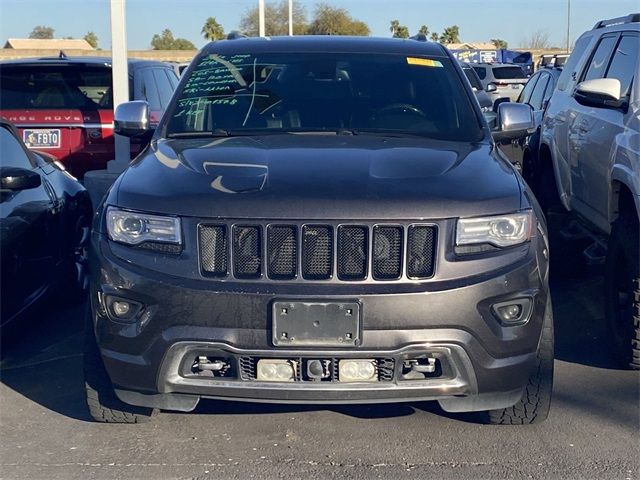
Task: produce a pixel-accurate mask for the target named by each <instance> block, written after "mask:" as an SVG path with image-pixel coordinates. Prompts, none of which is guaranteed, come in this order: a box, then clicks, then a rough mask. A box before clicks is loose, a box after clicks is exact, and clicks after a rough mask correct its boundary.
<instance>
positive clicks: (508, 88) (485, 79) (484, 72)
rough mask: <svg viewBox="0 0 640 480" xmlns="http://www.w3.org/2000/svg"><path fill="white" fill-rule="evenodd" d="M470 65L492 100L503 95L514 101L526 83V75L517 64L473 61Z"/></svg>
mask: <svg viewBox="0 0 640 480" xmlns="http://www.w3.org/2000/svg"><path fill="white" fill-rule="evenodd" d="M472 67H473V69H474V70H475V71H476V73H477V74H478V77H480V81H481V82H482V85H483V86H484V89H485V90H486V91H487V92H490V98H491V100H492V101H493V102H495V101H496V100H497V99H498V98H505V97H506V98H509V99H510V100H511V101H512V102H515V101H516V99H517V98H518V97H519V96H520V92H521V91H522V89H523V88H524V85H525V84H526V83H527V79H528V78H527V75H526V73H524V70H523V69H522V67H520V66H519V65H514V64H512V63H474V64H472ZM494 87H495V88H494Z"/></svg>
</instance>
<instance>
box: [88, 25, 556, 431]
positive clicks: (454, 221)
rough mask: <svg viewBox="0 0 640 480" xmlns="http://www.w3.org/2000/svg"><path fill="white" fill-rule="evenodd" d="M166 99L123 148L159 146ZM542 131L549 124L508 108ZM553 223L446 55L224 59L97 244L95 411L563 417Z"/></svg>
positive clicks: (232, 51) (115, 203)
mask: <svg viewBox="0 0 640 480" xmlns="http://www.w3.org/2000/svg"><path fill="white" fill-rule="evenodd" d="M147 111H148V107H147V106H146V104H145V103H144V102H131V103H127V104H123V105H121V106H120V107H119V108H118V109H117V111H116V121H115V125H116V127H115V128H116V131H117V132H119V133H121V134H123V135H139V134H145V133H146V132H147V131H148V118H147ZM498 113H499V116H500V122H501V125H502V126H503V129H502V130H501V131H500V132H498V133H496V135H497V136H501V137H511V136H517V135H521V134H522V133H523V132H526V130H527V129H528V128H531V126H532V125H533V120H532V115H531V109H530V108H529V107H528V106H524V105H517V104H505V105H502V106H501V107H500V109H499V111H498ZM547 255H548V247H547V240H546V227H545V224H544V217H543V215H542V214H541V212H540V210H539V208H538V205H537V204H536V202H535V200H534V198H533V196H532V194H531V192H530V191H529V189H528V188H527V186H526V184H525V183H524V182H523V181H522V177H521V176H520V175H518V174H517V172H516V170H515V169H514V168H513V167H512V166H511V165H510V164H509V162H507V161H505V160H502V159H501V158H500V157H499V156H498V155H496V151H495V147H494V144H493V141H492V139H491V134H490V131H489V128H488V127H487V125H486V123H485V121H484V119H483V116H482V112H481V111H480V107H479V105H478V103H477V102H476V100H475V98H474V93H473V91H472V90H471V87H470V85H469V83H468V82H467V81H466V79H465V77H464V73H463V72H462V70H461V68H460V65H459V64H458V62H457V61H456V60H455V59H454V58H453V57H452V56H451V54H450V53H449V52H448V51H447V50H446V49H445V48H444V47H442V46H440V45H439V44H435V43H431V42H423V41H417V40H399V39H372V38H349V37H325V36H323V37H312V36H308V37H307V36H305V37H281V38H278V37H274V38H271V39H261V38H253V39H247V38H245V39H236V40H227V41H220V42H215V43H212V44H210V45H209V46H207V47H205V48H204V49H203V50H202V51H201V52H200V53H199V54H198V56H197V57H196V58H195V60H194V61H193V62H192V64H191V65H190V67H189V68H188V69H187V71H186V72H185V74H184V75H183V77H182V80H181V82H180V85H179V86H178V90H177V91H176V94H175V95H174V98H173V100H172V102H171V105H170V106H169V108H168V109H167V111H166V113H165V115H164V117H163V119H162V121H161V122H160V125H159V126H158V128H157V129H156V131H155V134H154V137H153V139H152V141H151V143H150V146H149V147H148V148H147V149H146V150H145V151H144V152H143V153H141V154H140V155H139V156H138V157H137V158H136V159H135V160H134V161H133V162H132V163H131V165H130V167H129V168H128V169H127V170H126V171H125V172H124V173H123V174H122V175H121V176H120V177H119V179H118V180H117V181H116V183H115V184H114V185H113V187H112V188H111V190H110V192H109V193H108V195H107V196H106V197H105V200H104V202H103V204H102V206H101V207H100V209H99V212H98V214H97V215H96V217H95V223H94V229H93V233H92V241H91V253H90V259H91V272H92V273H91V276H92V279H91V287H90V290H91V294H90V298H91V312H90V315H89V318H88V319H87V322H88V327H89V328H87V332H88V336H87V351H86V356H85V378H86V385H87V401H88V404H89V407H90V411H91V414H92V415H93V417H94V418H95V419H96V420H99V421H104V422H139V421H143V420H145V419H147V418H148V417H149V416H150V415H151V414H152V413H153V412H154V410H155V409H169V410H180V411H190V410H193V409H194V408H195V406H196V404H197V403H198V402H199V400H200V399H201V398H214V399H229V400H244V401H261V402H287V403H364V402H401V401H414V400H437V401H439V403H440V405H441V406H442V408H443V409H444V410H446V411H449V412H463V411H484V412H486V415H485V418H486V420H487V421H488V422H491V423H531V422H536V421H541V420H543V419H544V418H546V416H547V411H548V409H549V404H550V396H551V384H552V376H553V319H552V313H551V304H550V296H549V289H548V264H547Z"/></svg>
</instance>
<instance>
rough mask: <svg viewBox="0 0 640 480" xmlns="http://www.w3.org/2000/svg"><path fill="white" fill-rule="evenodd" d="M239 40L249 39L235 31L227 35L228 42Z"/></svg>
mask: <svg viewBox="0 0 640 480" xmlns="http://www.w3.org/2000/svg"><path fill="white" fill-rule="evenodd" d="M238 38H247V36H246V35H245V34H244V33H242V32H239V31H238V30H233V31H232V32H229V35H227V40H237V39H238Z"/></svg>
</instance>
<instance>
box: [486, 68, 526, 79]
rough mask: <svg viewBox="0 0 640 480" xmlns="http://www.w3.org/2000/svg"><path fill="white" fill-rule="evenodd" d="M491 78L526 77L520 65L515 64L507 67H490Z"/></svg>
mask: <svg viewBox="0 0 640 480" xmlns="http://www.w3.org/2000/svg"><path fill="white" fill-rule="evenodd" d="M491 70H492V73H493V78H495V79H496V80H506V79H510V78H527V76H526V75H525V73H524V70H522V67H519V66H517V65H513V66H509V67H492V69H491Z"/></svg>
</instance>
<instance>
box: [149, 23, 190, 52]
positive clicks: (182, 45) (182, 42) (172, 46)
mask: <svg viewBox="0 0 640 480" xmlns="http://www.w3.org/2000/svg"><path fill="white" fill-rule="evenodd" d="M151 46H152V47H153V49H154V50H195V49H196V46H195V45H194V44H193V43H191V42H190V41H189V40H187V39H184V38H174V37H173V33H171V30H169V29H168V28H165V29H164V30H163V31H162V34H160V35H158V34H157V33H156V34H155V35H154V36H153V38H152V39H151Z"/></svg>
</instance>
